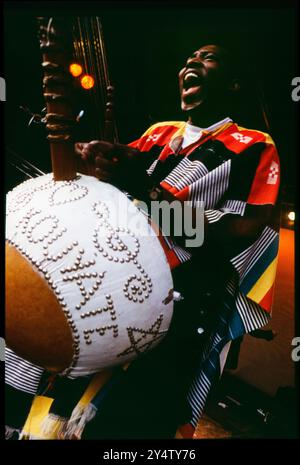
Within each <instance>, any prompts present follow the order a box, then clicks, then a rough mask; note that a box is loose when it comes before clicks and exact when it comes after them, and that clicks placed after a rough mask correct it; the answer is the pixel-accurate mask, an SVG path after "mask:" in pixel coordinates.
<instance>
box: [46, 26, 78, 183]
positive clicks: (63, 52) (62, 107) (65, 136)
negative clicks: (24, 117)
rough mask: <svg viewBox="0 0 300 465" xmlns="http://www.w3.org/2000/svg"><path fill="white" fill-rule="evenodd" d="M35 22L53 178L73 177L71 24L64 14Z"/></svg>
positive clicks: (65, 178)
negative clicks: (36, 24)
mask: <svg viewBox="0 0 300 465" xmlns="http://www.w3.org/2000/svg"><path fill="white" fill-rule="evenodd" d="M38 24H39V42H40V49H41V51H42V67H43V71H44V78H43V91H44V98H45V102H46V108H47V112H46V116H45V121H46V128H47V131H48V136H47V139H48V140H49V142H50V151H51V161H52V170H53V174H54V179H55V180H56V181H60V180H71V179H74V178H75V177H76V157H75V153H74V138H73V130H74V125H75V123H76V118H75V116H74V113H73V108H72V90H73V81H72V76H71V75H70V73H69V65H70V63H71V60H72V26H71V22H70V21H68V20H67V19H66V18H38Z"/></svg>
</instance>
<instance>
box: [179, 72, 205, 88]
mask: <svg viewBox="0 0 300 465" xmlns="http://www.w3.org/2000/svg"><path fill="white" fill-rule="evenodd" d="M201 83H202V79H201V77H200V76H199V75H198V74H196V73H195V72H194V71H188V72H187V73H186V74H185V75H184V78H183V88H184V89H185V90H188V89H190V88H191V87H198V86H200V85H201Z"/></svg>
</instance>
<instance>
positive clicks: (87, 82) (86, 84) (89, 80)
mask: <svg viewBox="0 0 300 465" xmlns="http://www.w3.org/2000/svg"><path fill="white" fill-rule="evenodd" d="M80 83H81V85H82V87H83V88H84V89H87V90H88V89H92V87H94V84H95V80H94V78H93V77H92V76H90V75H89V74H85V75H84V76H82V78H81V80H80Z"/></svg>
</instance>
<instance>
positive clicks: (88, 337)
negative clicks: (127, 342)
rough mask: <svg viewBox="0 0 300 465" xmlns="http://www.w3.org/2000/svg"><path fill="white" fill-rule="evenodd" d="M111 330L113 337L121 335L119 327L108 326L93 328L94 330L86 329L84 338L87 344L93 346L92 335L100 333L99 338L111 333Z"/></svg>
mask: <svg viewBox="0 0 300 465" xmlns="http://www.w3.org/2000/svg"><path fill="white" fill-rule="evenodd" d="M110 330H112V331H113V337H118V335H119V328H118V325H108V326H100V327H97V328H93V329H85V330H84V331H83V332H84V336H83V337H84V339H85V343H86V344H88V345H90V344H92V340H91V334H94V333H98V334H99V336H104V335H105V333H106V331H110Z"/></svg>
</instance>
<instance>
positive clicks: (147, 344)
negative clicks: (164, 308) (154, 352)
mask: <svg viewBox="0 0 300 465" xmlns="http://www.w3.org/2000/svg"><path fill="white" fill-rule="evenodd" d="M163 319H164V316H163V314H162V313H161V314H160V315H159V317H158V318H157V320H156V321H155V322H154V323H153V325H151V326H150V328H149V329H147V330H145V329H142V328H135V327H129V328H127V333H128V338H129V341H130V347H128V348H127V349H126V350H124V351H123V352H121V353H119V354H118V357H122V356H124V355H129V354H131V353H132V352H135V353H136V355H140V354H141V353H142V352H146V351H147V350H149V349H150V348H151V346H152V345H153V343H154V342H156V341H157V340H158V339H160V338H161V337H163V336H164V333H160V332H159V330H160V327H161V325H162V322H163ZM136 334H137V335H138V337H137V338H135V335H136Z"/></svg>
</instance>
